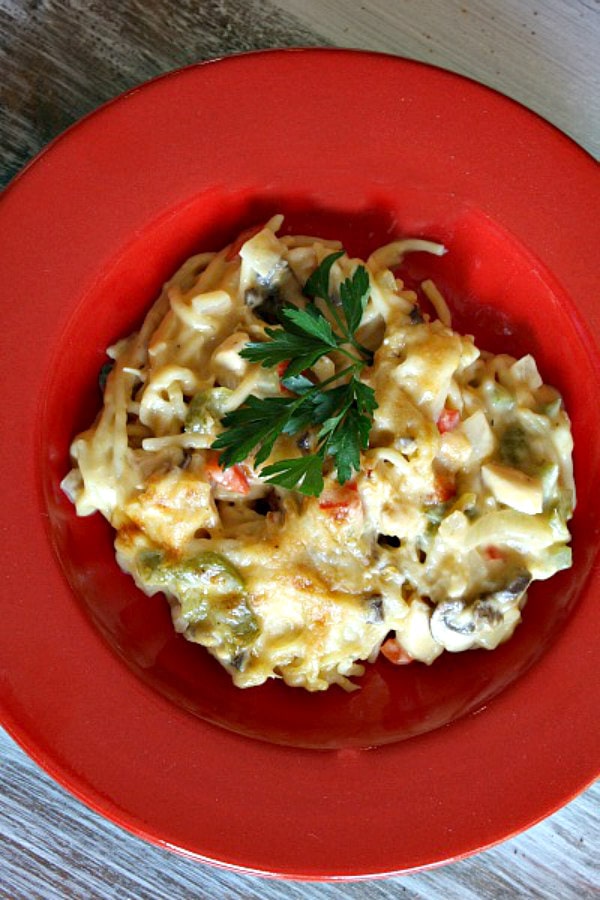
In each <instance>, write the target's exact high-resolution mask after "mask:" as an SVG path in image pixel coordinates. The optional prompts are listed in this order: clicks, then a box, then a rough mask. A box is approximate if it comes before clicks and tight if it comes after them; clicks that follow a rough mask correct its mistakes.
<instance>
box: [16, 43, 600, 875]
mask: <svg viewBox="0 0 600 900" xmlns="http://www.w3.org/2000/svg"><path fill="white" fill-rule="evenodd" d="M298 90H301V92H302V103H301V104H300V105H298V104H297V103H296V102H294V97H295V96H296V94H297V92H298ZM599 201H600V191H599V182H598V172H597V168H596V165H595V163H594V161H593V160H592V159H591V157H589V156H587V155H586V154H585V153H584V152H583V151H582V150H581V149H580V148H578V147H577V146H576V145H575V144H573V143H572V142H571V141H570V140H568V139H567V138H566V137H564V136H563V135H562V134H560V133H559V132H557V131H556V130H554V129H553V128H552V127H551V126H550V125H548V124H547V123H545V122H544V121H542V120H541V119H539V118H538V117H536V116H535V115H533V114H532V113H530V112H528V111H527V110H525V109H523V108H522V107H520V106H518V105H517V104H515V103H512V102H511V101H509V100H507V99H506V98H504V97H502V96H500V95H498V94H496V93H494V92H492V91H490V90H488V89H485V88H483V87H481V86H479V85H477V84H474V83H472V82H469V81H466V80H465V79H462V78H459V77H458V76H455V75H452V74H450V73H447V72H443V71H441V70H438V69H434V68H431V67H427V66H423V65H420V64H417V63H412V62H407V61H404V60H400V59H396V58H393V57H386V56H378V55H373V54H363V53H357V52H351V51H336V50H303V51H277V52H270V53H260V54H250V55H246V56H239V57H232V58H229V59H226V60H222V61H220V62H217V63H210V64H205V65H201V66H195V67H191V68H188V69H185V70H182V71H180V72H176V73H173V74H172V75H169V76H166V77H164V78H160V79H157V80H155V81H153V82H150V83H149V84H147V85H145V86H144V87H143V88H141V89H139V90H136V91H132V92H130V93H129V94H126V95H124V96H123V97H121V98H119V99H118V100H116V101H114V102H112V103H110V104H108V105H107V106H105V107H103V108H102V109H100V110H99V111H98V112H96V113H95V114H94V115H92V116H90V117H88V118H87V119H84V120H83V121H82V122H80V123H79V124H78V125H77V126H75V127H74V128H73V129H71V130H69V131H68V132H67V133H66V134H65V135H64V136H63V137H61V138H60V139H59V140H57V141H56V142H54V143H53V144H52V145H50V147H49V148H48V149H47V150H46V151H45V152H44V153H43V154H42V155H41V156H40V157H38V159H37V161H35V162H34V163H33V165H31V166H29V167H28V168H27V169H26V170H25V172H24V173H23V174H22V175H21V176H20V177H19V178H17V179H16V180H15V182H13V184H12V185H11V186H10V188H9V189H8V190H7V191H6V192H5V194H4V196H3V198H2V201H1V202H0V223H1V224H2V234H3V240H2V248H1V253H2V269H3V279H2V283H3V285H4V288H5V294H6V298H7V299H6V300H5V303H4V306H3V309H2V323H3V328H2V341H3V345H4V344H6V346H5V347H4V346H3V357H2V358H3V362H4V363H5V367H6V374H5V376H4V379H3V385H4V387H3V403H2V416H3V418H5V420H6V421H5V423H4V432H3V433H4V434H5V439H4V455H5V463H4V465H3V467H2V491H3V498H4V506H5V510H6V512H7V515H6V528H5V533H4V541H3V544H2V551H1V552H2V558H3V564H2V571H3V573H4V576H5V577H4V579H3V585H4V587H3V591H4V599H5V603H4V607H5V612H4V627H3V629H2V632H1V634H0V647H1V648H2V659H3V660H4V663H3V679H2V706H3V715H4V720H5V723H6V726H7V728H8V729H9V731H11V733H12V734H13V735H14V736H15V737H16V739H17V740H19V741H20V743H21V744H22V745H23V746H24V747H25V749H26V750H27V751H28V752H29V753H30V754H31V755H32V756H34V758H35V759H36V760H37V761H38V762H40V763H41V765H43V766H44V767H45V768H46V769H47V770H48V771H49V772H50V773H51V774H53V775H54V776H55V777H56V778H57V779H58V780H59V781H60V782H61V783H62V784H64V785H65V786H66V787H68V788H69V789H70V790H71V791H73V792H74V793H75V794H77V795H78V796H79V797H81V799H83V800H84V801H85V802H87V803H88V804H89V805H91V806H93V807H94V808H95V809H97V810H99V811H100V812H102V813H103V814H104V815H107V816H108V817H110V818H111V819H113V820H114V821H116V822H118V823H119V824H121V825H123V826H125V827H126V828H128V829H130V830H131V831H133V832H135V833H136V834H140V835H142V836H144V837H147V838H149V839H150V840H153V841H155V842H157V843H160V844H162V845H164V846H168V847H170V848H172V849H175V850H179V851H181V852H185V853H188V854H192V855H194V856H196V857H198V858H200V859H203V860H206V861H213V862H218V863H220V864H225V865H228V866H232V867H235V868H238V869H244V870H246V871H248V870H250V871H260V872H264V873H268V874H277V875H282V876H287V877H310V878H316V877H361V876H363V877H364V876H373V875H375V874H387V873H392V872H399V871H408V870H412V869H415V868H420V867H424V866H429V865H434V864H438V863H440V862H443V861H446V860H449V859H454V858H456V857H458V856H461V855H465V854H468V853H472V852H474V851H476V850H478V849H481V848H483V847H486V846H489V845H490V844H493V843H495V842H497V841H499V840H501V839H503V838H505V837H508V836H509V835H511V834H514V833H515V832H516V831H519V830H521V829H523V828H525V827H527V826H529V825H531V824H532V823H533V822H535V821H537V820H539V819H540V818H542V817H543V816H545V815H548V814H549V813H550V812H552V811H554V810H555V809H557V808H558V807H559V806H561V805H562V804H564V803H565V802H567V801H568V800H569V799H570V798H571V797H573V796H574V794H576V793H577V792H578V791H580V790H582V789H583V788H584V787H585V786H586V785H587V784H589V783H590V782H591V781H592V780H593V779H594V777H595V776H596V775H597V773H598V760H599V758H600V735H599V733H598V729H597V725H596V721H597V709H598V705H599V703H600V681H599V676H598V667H597V664H596V662H595V656H594V641H595V638H594V635H595V633H596V631H597V629H598V627H599V626H600V604H599V603H598V600H599V593H600V592H599V581H600V572H599V570H598V566H597V563H596V564H595V563H594V560H595V559H596V557H597V551H598V543H599V525H598V516H597V513H596V501H595V491H594V490H593V489H592V490H590V488H589V486H590V485H592V486H593V485H596V484H597V483H598V481H599V476H600V441H598V440H596V439H595V436H596V434H597V432H598V427H597V423H596V417H595V412H596V407H597V397H598V395H599V393H600V355H599V352H598V348H597V346H596V345H595V343H594V340H593V338H592V334H594V333H597V330H598V326H599V325H600V316H599V313H598V306H597V303H596V301H595V297H596V296H597V291H598V286H599V285H598V279H597V274H596V273H597V265H596V259H595V255H594V254H595V250H596V247H595V245H596V238H597V222H598V221H599V218H600V202H599ZM275 212H283V213H285V215H286V220H285V226H284V228H285V230H286V231H289V232H296V233H297V232H309V233H312V234H318V235H321V236H325V237H337V238H341V239H342V240H343V241H344V244H345V246H346V248H347V249H348V251H349V252H350V253H352V254H355V255H363V256H364V255H366V254H368V253H369V252H370V250H372V249H374V248H376V247H377V246H379V245H380V244H382V243H386V242H387V241H389V240H390V239H392V238H393V237H396V236H399V235H406V234H410V235H417V236H423V237H428V238H431V239H434V240H440V241H442V242H443V243H444V244H446V246H447V247H448V250H449V252H448V253H447V254H446V256H444V257H443V258H441V259H437V258H436V259H432V258H431V257H423V256H422V255H415V256H414V257H412V258H411V261H410V271H409V274H410V275H411V276H412V277H421V276H422V275H424V274H428V275H430V276H431V277H433V278H434V279H435V281H436V283H437V284H438V285H439V286H440V287H441V288H442V290H443V291H444V293H445V294H446V296H447V297H448V298H449V300H450V304H451V307H452V310H453V315H454V325H455V327H456V328H458V329H459V330H461V331H465V332H468V333H472V334H474V335H475V338H476V342H477V343H478V345H479V346H481V347H483V348H485V349H489V350H493V351H496V352H508V353H511V354H513V355H515V356H518V355H519V354H522V353H525V352H532V353H533V354H534V355H535V357H536V359H537V360H538V363H539V365H540V370H541V372H542V375H543V377H544V380H545V381H547V382H549V383H551V384H554V385H555V386H556V387H557V388H559V390H560V391H561V392H562V393H563V396H564V397H565V401H566V406H567V409H568V410H569V412H570V415H571V418H572V422H573V434H574V438H575V475H576V482H577V484H578V486H579V499H578V505H577V509H576V513H575V517H574V519H573V522H572V533H573V549H574V566H573V568H572V569H571V570H570V571H568V572H562V573H560V574H559V575H557V576H555V577H554V578H553V579H551V580H550V581H548V582H544V583H539V584H536V585H535V586H534V588H533V589H532V590H531V592H530V600H529V602H528V604H527V607H526V610H525V614H524V622H523V624H522V625H521V626H520V627H519V628H518V630H517V632H516V633H515V636H514V637H513V639H512V640H511V641H509V642H508V643H506V644H504V645H503V646H501V647H500V648H498V649H497V650H496V651H494V652H493V653H488V652H486V651H476V652H471V653H468V654H460V655H451V654H445V655H444V656H443V657H442V658H441V659H440V660H438V661H437V662H436V663H435V664H434V665H433V666H432V667H425V666H421V665H414V666H410V667H404V668H400V669H398V668H395V667H392V666H390V665H389V664H388V663H386V662H385V660H383V661H380V662H378V663H376V664H375V665H373V666H371V667H369V668H368V671H367V673H366V675H365V676H364V678H363V679H362V680H361V690H360V691H357V692H355V693H354V694H351V695H348V694H345V693H344V692H343V691H341V690H338V689H336V688H334V689H332V690H330V691H328V692H326V693H324V694H318V695H310V694H307V693H305V692H303V691H299V690H294V689H291V688H287V687H285V686H284V685H283V684H281V683H273V682H272V683H269V684H266V685H264V686H262V687H260V688H253V689H250V690H246V691H240V690H238V689H236V688H234V687H233V686H232V684H231V682H230V680H229V677H228V676H227V674H226V673H225V672H224V671H223V670H222V669H221V668H220V666H218V664H217V663H215V662H214V661H213V660H212V659H211V658H210V657H209V656H208V655H207V654H206V653H205V652H204V651H203V650H202V649H201V648H199V647H197V646H195V645H191V644H189V643H187V642H186V641H185V640H183V639H182V638H181V637H178V636H176V635H175V634H174V632H173V630H172V627H171V623H170V616H169V613H168V607H167V604H166V602H165V601H164V599H162V598H161V597H160V596H155V597H153V598H148V597H146V596H145V595H143V594H141V593H140V592H139V591H138V590H137V589H136V588H135V586H134V585H133V582H132V581H131V579H130V578H129V577H127V576H125V575H124V574H123V573H121V572H120V570H119V569H118V567H117V565H116V563H115V561H114V553H113V548H112V534H111V529H110V528H109V527H108V526H107V524H106V523H105V522H104V521H103V520H101V519H100V517H98V516H95V517H93V518H89V519H78V518H77V517H76V516H75V515H74V510H73V508H72V506H71V505H70V504H69V502H68V501H67V500H66V498H65V497H64V495H63V494H62V492H61V491H60V489H59V483H60V480H61V478H62V477H63V476H64V474H65V473H66V471H67V469H68V448H69V444H70V441H71V439H72V437H73V435H74V434H75V433H76V432H77V431H78V430H79V429H81V428H83V427H85V426H87V425H88V424H89V422H90V421H91V419H92V418H93V416H94V415H95V412H96V411H97V408H98V405H99V402H100V398H99V395H98V392H97V387H96V383H97V382H96V379H97V373H98V370H99V368H100V366H101V364H102V362H103V359H104V349H105V348H106V346H108V345H109V344H110V343H112V342H114V340H115V339H116V338H118V337H120V336H123V335H124V334H127V333H128V332H129V331H131V330H133V329H134V328H135V327H136V326H137V325H138V324H139V323H140V321H141V319H142V317H143V314H144V311H145V309H146V308H147V307H148V306H149V304H150V303H151V302H152V300H153V299H154V297H155V295H156V294H157V293H158V291H159V290H160V286H161V284H162V282H163V280H165V278H166V277H167V276H168V275H170V273H171V272H172V271H173V270H174V269H175V268H176V267H177V265H178V264H179V263H180V262H181V261H182V260H183V259H185V258H186V257H187V256H189V255H191V254H192V253H193V252H198V251H199V250H204V249H219V248H220V247H221V246H222V245H223V244H224V243H226V242H227V241H229V240H231V239H232V238H233V237H234V236H235V235H236V233H237V232H238V231H240V230H241V229H242V228H244V227H245V226H248V225H250V224H254V223H256V222H260V221H262V220H264V219H265V218H266V217H268V216H270V215H272V214H273V213H275ZM215 726H220V727H215ZM375 748H376V749H375ZM316 750H320V751H324V750H326V751H328V752H316ZM284 821H285V822H286V823H289V826H288V827H285V826H284V824H283V823H284Z"/></svg>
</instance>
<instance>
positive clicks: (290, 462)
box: [212, 251, 377, 496]
mask: <svg viewBox="0 0 600 900" xmlns="http://www.w3.org/2000/svg"><path fill="white" fill-rule="evenodd" d="M342 256H344V251H339V252H335V253H331V254H329V256H327V257H325V259H324V260H323V261H322V262H321V264H320V265H319V266H318V267H317V268H316V269H315V271H314V272H313V273H312V275H311V276H310V278H309V279H308V281H307V282H306V285H305V287H304V294H305V296H306V297H307V298H308V300H309V301H313V302H308V303H307V304H306V306H305V307H304V308H300V307H298V306H295V305H293V304H290V303H288V304H286V305H285V306H283V307H282V308H280V309H279V310H278V313H277V316H278V319H279V322H280V323H281V327H280V328H265V335H266V337H267V338H268V340H265V341H260V342H251V343H248V344H246V346H245V347H244V349H243V350H242V351H241V356H242V357H243V358H244V359H248V360H249V361H250V362H253V363H259V364H260V365H261V366H263V367H264V368H272V367H274V366H278V365H279V364H281V363H286V368H285V374H284V375H283V377H282V379H281V383H282V384H283V386H284V387H285V388H286V389H287V390H288V391H289V392H290V395H289V396H283V397H265V398H263V399H260V398H258V397H254V396H249V397H248V398H247V399H246V401H245V402H244V403H243V404H242V405H241V406H240V407H239V408H238V409H235V410H233V411H231V412H229V413H227V414H226V415H225V417H224V418H223V420H222V425H223V428H224V430H223V432H222V433H221V434H220V435H219V436H218V437H217V438H216V440H215V441H214V442H213V444H212V447H213V448H214V449H216V450H221V451H222V453H221V456H220V461H221V464H222V465H223V466H224V467H227V466H231V465H234V464H235V463H238V462H242V461H243V460H244V459H246V458H247V457H248V456H250V455H251V454H252V453H253V452H254V453H255V456H254V464H255V465H256V466H260V465H261V464H262V463H264V462H265V461H266V460H267V459H268V457H269V456H270V454H271V452H272V450H273V447H274V444H275V441H276V440H277V438H278V437H279V436H280V435H282V434H287V435H290V436H293V435H300V434H303V433H305V432H306V431H307V430H309V429H312V430H313V433H314V432H315V431H316V436H315V442H316V448H315V452H314V453H312V454H310V455H307V456H299V457H294V458H292V459H283V460H279V461H278V462H275V463H273V464H271V465H268V466H265V467H264V468H262V469H261V470H260V472H259V474H260V476H261V478H263V479H264V480H265V481H268V482H269V483H272V484H277V485H280V486H281V487H284V488H288V489H290V490H291V489H295V490H297V491H300V492H301V493H303V494H307V495H310V496H318V495H319V494H320V493H321V491H322V490H323V486H324V479H323V465H324V463H325V460H326V459H327V458H329V459H330V460H331V461H332V463H333V464H334V466H335V471H336V475H337V479H338V481H339V482H340V484H344V483H345V482H347V481H349V480H350V479H351V478H352V475H353V473H354V472H357V471H358V470H359V468H360V451H361V450H365V449H366V448H367V447H368V445H369V433H370V430H371V425H372V421H373V412H374V411H375V409H377V401H376V399H375V392H374V391H373V389H372V388H371V387H369V385H367V384H365V383H364V382H362V381H361V380H360V378H359V377H358V374H359V373H360V371H361V370H362V369H363V368H364V366H365V365H370V364H371V363H372V361H373V354H372V352H371V351H370V350H369V349H367V348H366V347H363V346H362V345H361V344H360V343H359V342H358V341H357V339H356V337H355V332H356V331H357V329H358V328H359V326H360V323H361V320H362V317H363V314H364V311H365V307H366V304H367V300H368V297H369V288H370V284H369V275H368V272H367V270H366V269H365V267H364V266H358V267H357V268H356V269H355V270H354V272H353V274H352V276H351V277H350V278H347V279H345V281H343V282H342V283H341V284H340V296H339V300H334V299H333V298H332V297H331V295H330V292H329V280H330V275H331V269H332V267H333V265H334V263H335V262H336V261H337V260H338V259H340V258H341V257H342ZM315 299H319V300H323V301H324V303H325V306H326V310H327V311H326V312H325V311H323V309H321V308H320V307H318V306H317V305H316V304H315V303H314V300H315ZM329 317H330V318H329ZM332 352H335V353H337V354H338V356H339V355H342V356H345V357H347V358H348V360H349V361H350V364H349V365H348V366H346V368H345V369H343V370H342V371H337V372H336V373H335V374H334V375H332V376H331V378H328V379H326V380H325V381H323V382H316V383H315V382H314V381H312V380H311V379H310V378H308V377H307V375H306V374H305V372H306V370H309V369H311V368H312V367H313V366H314V365H315V363H316V362H317V361H318V360H319V359H321V357H322V356H325V355H326V354H330V353H332ZM334 358H335V357H334ZM345 379H346V380H345ZM319 426H320V427H319ZM317 429H318V431H317Z"/></svg>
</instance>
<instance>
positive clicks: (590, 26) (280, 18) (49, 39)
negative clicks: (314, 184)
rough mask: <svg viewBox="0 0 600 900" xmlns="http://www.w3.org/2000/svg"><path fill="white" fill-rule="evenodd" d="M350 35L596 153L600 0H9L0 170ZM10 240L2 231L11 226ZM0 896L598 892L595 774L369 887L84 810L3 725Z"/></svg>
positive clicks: (297, 897) (0, 80) (599, 144)
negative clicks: (180, 844) (121, 107)
mask: <svg viewBox="0 0 600 900" xmlns="http://www.w3.org/2000/svg"><path fill="white" fill-rule="evenodd" d="M329 44H332V45H338V46H345V47H362V48H366V49H372V50H381V51H385V52H391V53H394V54H397V55H400V56H407V57H411V58H415V59H420V60H424V61H426V62H431V63H434V64H436V65H439V66H443V67H445V68H448V69H452V70H454V71H457V72H460V73H462V74H465V75H468V76H470V77H472V78H475V79H477V80H478V81H481V82H483V83H485V84H487V85H490V86H492V87H494V88H497V89H498V90H500V91H501V92H503V93H505V94H507V95H509V96H511V97H513V98H515V99H517V100H519V101H521V102H522V103H524V104H525V105H526V106H528V107H530V108H531V109H533V110H535V111H536V112H538V113H540V114H541V115H542V116H544V117H545V118H546V119H548V120H550V121H551V122H553V123H554V124H555V125H557V126H558V127H559V128H561V129H562V130H563V131H565V132H566V133H567V134H569V135H570V136H571V137H573V138H574V139H575V140H576V141H577V142H578V143H579V144H581V146H582V147H584V148H585V149H586V150H588V152H590V153H591V154H593V155H594V156H596V157H598V156H600V3H599V2H598V0H363V2H353V0H275V2H260V0H248V2H243V0H238V2H235V0H204V2H202V0H199V2H193V0H164V2H146V3H144V2H143V0H123V2H117V0H109V2H101V0H69V2H67V0H0V71H1V72H2V75H1V76H0V179H1V181H0V183H1V184H2V185H4V184H6V183H7V182H8V181H9V180H10V179H11V177H12V176H13V175H14V174H15V173H16V172H17V171H18V170H19V169H20V168H21V167H22V166H23V165H24V164H25V163H26V162H27V161H28V160H29V159H30V158H31V157H32V156H33V155H34V154H35V153H36V152H37V151H38V150H40V149H41V147H43V146H44V144H46V143H47V142H48V141H49V140H50V139H51V138H53V137H54V136H55V135H56V134H58V133H59V132H61V131H62V130H63V129H64V128H66V127H67V126H68V125H70V124H71V123H72V122H73V121H75V120H76V119H78V118H80V117H81V116H82V115H83V114H85V113H87V112H88V111H90V110H92V109H94V108H95V107H97V106H98V105H99V104H100V103H102V102H103V101H105V100H107V99H109V98H111V97H113V96H115V95H116V94H118V93H120V92H121V91H123V90H125V89H126V88H129V87H131V86H133V85H135V84H138V83H140V82H142V81H144V80H146V79H148V78H150V77H152V76H154V75H156V74H158V73H161V72H165V71H168V70H170V69H174V68H177V67H179V66H182V65H185V64H187V63H191V62H195V61H198V60H201V59H207V58H210V57H214V56H222V55H227V54H229V53H233V52H239V51H243V50H251V49H260V48H264V47H277V46H280V47H281V46H308V45H311V46H314V45H329ZM0 239H1V238H0ZM0 748H1V752H2V760H1V766H0V796H1V797H2V805H1V807H0V842H1V844H0V846H1V848H2V853H1V856H0V897H3V898H11V900H21V898H23V900H32V898H44V900H45V898H65V897H67V898H135V900H138V898H139V900H142V898H152V900H155V898H168V900H179V898H195V897H198V898H204V897H206V898H244V900H253V898H261V900H271V898H286V900H287V898H289V900H292V898H294V900H308V898H317V897H318V898H321V897H322V898H328V900H334V898H342V897H343V898H351V897H355V898H366V900H369V898H371V900H375V898H377V900H384V898H392V897H393V898H396V897H400V896H402V897H406V898H412V897H414V898H426V900H435V898H440V900H441V898H443V900H453V898H456V900H475V898H493V900H496V898H512V897H543V898H546V897H547V898H557V900H567V898H571V897H573V898H575V897H577V898H580V900H583V898H592V897H600V863H599V860H600V852H599V851H600V817H599V812H598V807H599V800H600V785H598V784H597V785H596V786H595V787H592V788H590V789H588V790H587V791H586V792H585V793H584V794H583V795H581V796H580V797H579V798H577V799H576V800H574V801H573V802H572V803H571V804H570V805H569V806H568V807H566V808H565V809H563V810H561V811H560V812H558V813H556V814H555V815H553V816H552V817H550V818H549V819H547V820H546V821H544V822H542V823H540V824H538V825H536V826H535V827H534V828H532V829H531V830H529V831H528V832H527V833H525V834H522V835H520V836H518V837H516V838H513V839H512V840H510V841H508V842H506V843H505V844H503V845H501V846H499V847H496V848H494V849H492V850H488V851H486V852H484V853H481V854H479V855H477V856H474V857H471V858H470V859H467V860H463V861H461V862H457V863H453V864H451V865H448V866H445V867H443V868H440V869H437V870H434V871H431V872H424V873H418V874H413V875H409V876H405V877H401V878H398V877H397V878H389V879H385V880H383V881H368V882H362V883H354V884H349V883H335V884H314V883H313V884H311V883H301V882H285V883H284V882H272V881H266V880H263V879H259V878H255V877H253V876H246V875H238V874H235V873H231V872H227V871H223V870H218V869H213V868H210V867H207V866H204V865H201V864H198V863H195V862H193V861H190V860H185V859H182V858H179V857H177V856H174V855H171V854H170V853H168V852H167V851H163V850H160V849H157V848H155V847H152V846H150V845H148V844H146V843H144V842H142V841H140V840H138V839H137V838H134V837H131V836H130V835H129V834H127V833H125V832H123V831H121V830H120V829H119V828H117V827H116V826H113V825H112V824H110V823H109V822H107V821H105V820H103V819H102V818H100V817H99V816H98V815H96V814H95V813H92V812H90V811H89V810H88V809H87V808H86V807H84V806H83V805H82V804H80V803H79V802H78V801H77V800H75V799H73V798H72V797H71V796H70V795H68V794H67V793H66V792H65V791H64V790H63V789H62V788H60V787H58V786H57V785H56V784H55V783H54V782H53V781H52V780H51V779H50V778H49V777H48V776H47V775H46V774H45V773H44V772H42V771H41V770H40V769H39V768H38V767H37V766H36V764H35V763H33V762H32V761H31V760H30V759H29V758H28V757H27V756H26V755H25V754H24V753H23V752H22V751H21V750H20V749H19V748H18V747H17V746H16V745H15V744H14V743H13V741H12V740H11V739H10V738H9V737H8V736H7V735H5V734H0Z"/></svg>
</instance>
